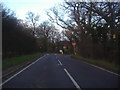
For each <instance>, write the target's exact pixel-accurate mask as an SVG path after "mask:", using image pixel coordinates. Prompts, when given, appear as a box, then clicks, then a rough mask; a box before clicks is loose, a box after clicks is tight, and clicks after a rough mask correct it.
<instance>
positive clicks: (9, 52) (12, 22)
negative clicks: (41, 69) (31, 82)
mask: <svg viewBox="0 0 120 90" xmlns="http://www.w3.org/2000/svg"><path fill="white" fill-rule="evenodd" d="M24 29H25V28H24V27H23V26H22V25H21V24H20V23H19V21H18V19H17V18H16V17H15V16H14V13H13V12H12V11H10V10H9V9H3V10H2V52H3V53H2V54H3V58H5V57H12V56H16V55H23V54H30V53H33V52H36V51H38V50H37V49H38V46H37V44H36V40H35V38H34V37H33V36H32V35H28V34H27V33H26V32H25V31H23V30H24Z"/></svg>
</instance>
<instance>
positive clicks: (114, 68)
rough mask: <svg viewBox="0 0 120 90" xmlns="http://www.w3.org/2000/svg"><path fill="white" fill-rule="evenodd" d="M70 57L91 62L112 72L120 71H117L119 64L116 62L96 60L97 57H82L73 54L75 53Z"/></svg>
mask: <svg viewBox="0 0 120 90" xmlns="http://www.w3.org/2000/svg"><path fill="white" fill-rule="evenodd" d="M71 57H72V58H75V59H79V60H82V61H84V62H87V63H90V64H93V65H96V66H99V67H102V68H105V69H107V70H110V71H112V72H115V73H117V74H120V72H119V69H120V66H119V65H117V64H114V63H110V62H107V61H104V60H98V59H97V60H96V59H91V58H84V57H81V56H75V55H72V56H71Z"/></svg>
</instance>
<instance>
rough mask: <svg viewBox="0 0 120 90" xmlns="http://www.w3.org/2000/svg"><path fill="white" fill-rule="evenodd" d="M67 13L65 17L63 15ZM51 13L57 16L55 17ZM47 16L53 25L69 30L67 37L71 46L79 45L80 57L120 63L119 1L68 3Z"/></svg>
mask: <svg viewBox="0 0 120 90" xmlns="http://www.w3.org/2000/svg"><path fill="white" fill-rule="evenodd" d="M63 10H64V14H63V13H61V12H62V11H63ZM51 13H52V14H54V16H51ZM47 14H48V16H49V17H50V20H51V21H52V22H54V23H56V24H58V25H59V26H61V27H62V28H64V29H65V31H64V35H65V36H66V37H67V38H68V41H69V42H70V44H69V46H70V47H72V46H71V43H72V42H76V43H77V45H76V49H75V50H76V52H77V54H78V55H81V56H83V57H88V58H96V59H103V60H107V61H110V62H113V63H118V61H119V54H120V48H119V46H120V45H119V42H120V3H119V2H89V3H86V2H71V1H70V2H67V1H66V0H65V2H64V3H63V4H61V7H60V9H59V7H53V8H51V9H50V10H49V11H48V12H47ZM66 16H67V17H66ZM64 18H66V19H64ZM71 50H73V49H71ZM71 52H72V51H71Z"/></svg>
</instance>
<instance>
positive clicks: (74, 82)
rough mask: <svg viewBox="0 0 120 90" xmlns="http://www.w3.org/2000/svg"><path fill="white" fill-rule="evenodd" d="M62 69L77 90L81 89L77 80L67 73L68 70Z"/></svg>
mask: <svg viewBox="0 0 120 90" xmlns="http://www.w3.org/2000/svg"><path fill="white" fill-rule="evenodd" d="M64 71H65V72H66V73H67V75H68V76H69V78H70V79H71V80H72V82H73V84H74V85H75V87H76V88H77V89H78V90H81V88H80V86H79V85H78V84H77V82H76V81H75V80H74V79H73V77H72V76H71V75H70V74H69V72H68V71H67V70H66V69H65V68H64Z"/></svg>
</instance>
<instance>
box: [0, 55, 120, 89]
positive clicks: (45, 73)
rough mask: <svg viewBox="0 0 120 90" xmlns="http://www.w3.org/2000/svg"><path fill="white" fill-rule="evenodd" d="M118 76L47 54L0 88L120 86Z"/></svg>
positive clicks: (78, 61)
mask: <svg viewBox="0 0 120 90" xmlns="http://www.w3.org/2000/svg"><path fill="white" fill-rule="evenodd" d="M119 78H120V77H119V76H118V75H115V74H113V73H110V72H107V71H104V70H101V69H99V68H96V67H93V66H91V65H89V64H86V63H84V62H82V61H80V60H75V59H73V58H71V57H70V56H69V55H59V54H46V55H45V56H43V57H42V58H40V59H38V60H37V61H35V62H34V63H32V64H30V65H29V66H27V67H26V68H24V69H23V70H21V71H20V72H18V73H17V74H15V75H14V76H12V77H11V78H9V79H8V80H7V81H5V82H3V86H2V87H3V88H78V89H79V90H80V89H82V88H119Z"/></svg>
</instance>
